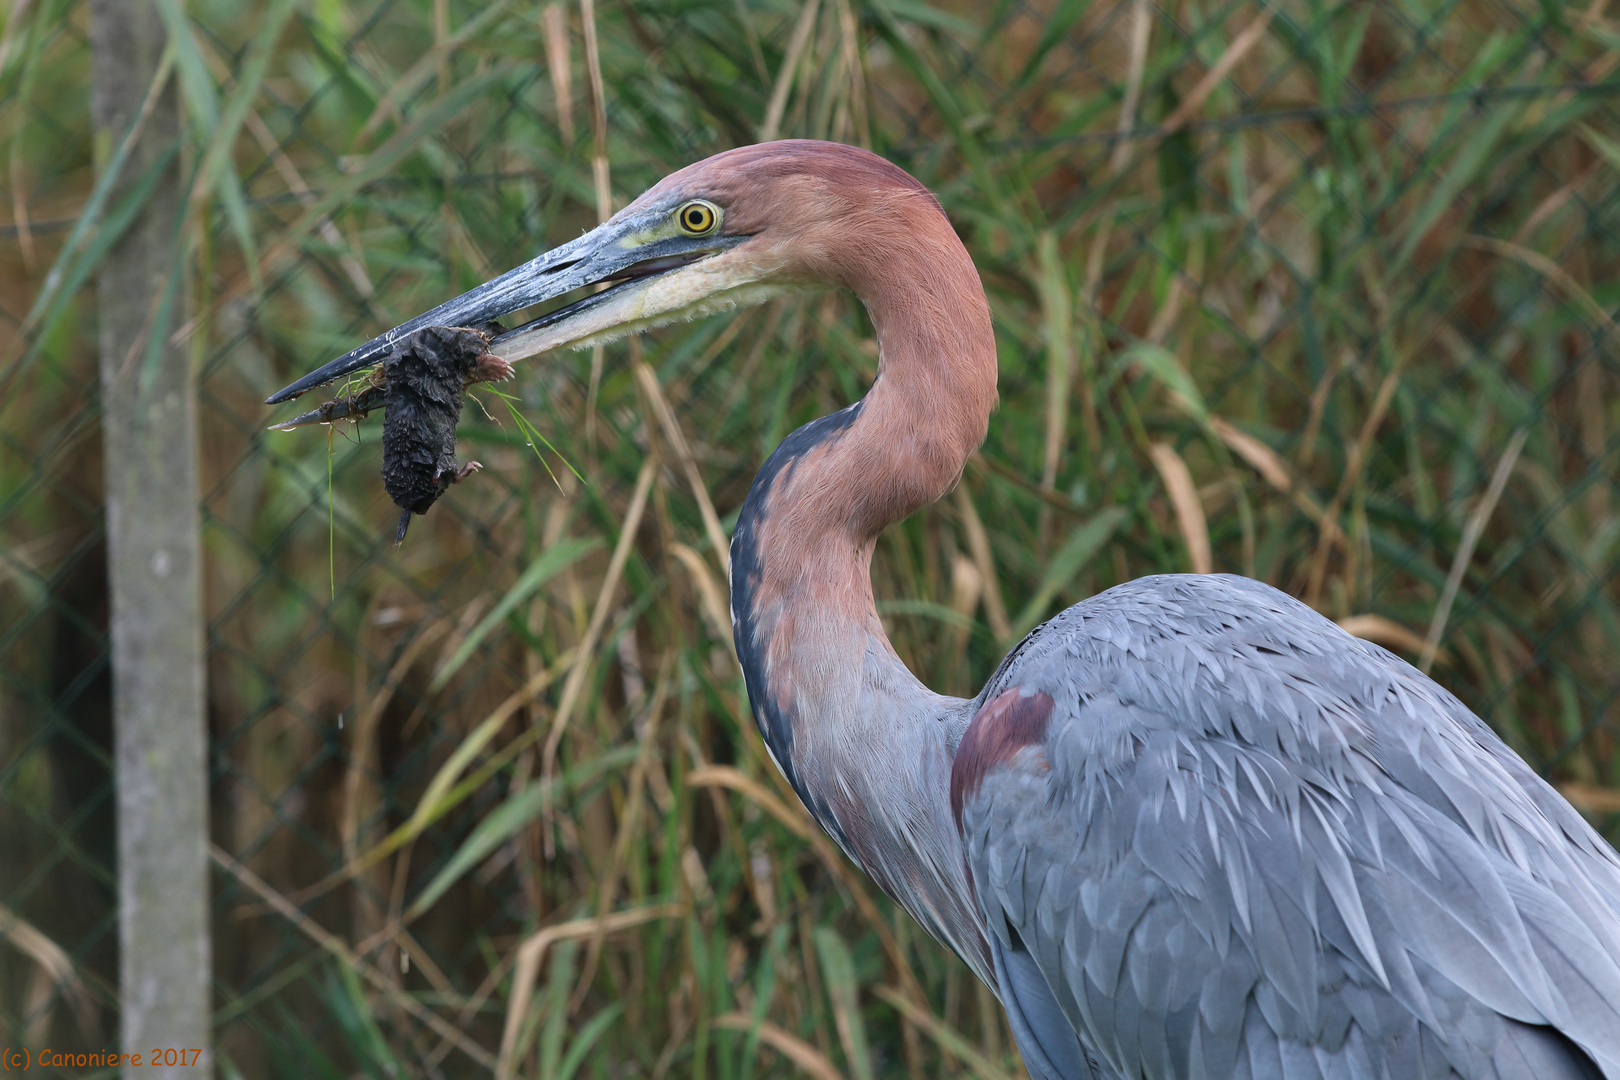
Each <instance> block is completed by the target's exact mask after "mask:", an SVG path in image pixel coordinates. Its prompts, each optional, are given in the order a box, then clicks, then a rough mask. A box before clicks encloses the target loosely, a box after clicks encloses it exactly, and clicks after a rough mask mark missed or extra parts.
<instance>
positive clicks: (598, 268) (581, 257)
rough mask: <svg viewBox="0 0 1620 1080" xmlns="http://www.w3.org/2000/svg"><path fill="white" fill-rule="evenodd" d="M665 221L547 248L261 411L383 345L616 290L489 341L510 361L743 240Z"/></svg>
mask: <svg viewBox="0 0 1620 1080" xmlns="http://www.w3.org/2000/svg"><path fill="white" fill-rule="evenodd" d="M668 222H669V218H668V215H667V214H664V213H661V212H657V211H648V212H644V213H641V214H632V215H629V216H625V217H623V218H614V219H613V220H612V221H608V222H606V223H604V224H603V225H601V226H599V227H598V228H596V229H594V230H592V231H591V232H589V233H586V234H585V235H584V236H581V237H580V238H579V239H577V240H572V241H570V242H568V243H566V244H563V245H562V246H561V247H558V248H554V249H553V250H551V251H548V252H547V253H546V254H544V255H542V256H540V257H539V258H537V259H534V260H532V261H530V262H527V263H524V264H523V265H522V266H520V267H518V268H517V269H515V270H509V271H507V272H506V273H504V274H502V275H501V276H500V277H498V278H495V279H494V280H493V281H487V282H485V283H484V284H482V285H480V286H478V288H476V289H473V290H472V291H470V292H466V293H463V294H462V295H460V296H458V297H456V298H455V299H454V300H450V301H447V302H445V303H443V304H440V305H439V306H438V307H436V308H434V309H433V310H432V311H429V312H427V313H426V314H424V315H418V316H417V317H416V318H414V319H412V320H410V321H409V322H406V323H401V324H400V325H399V326H396V327H394V328H393V329H392V330H390V331H388V332H387V333H385V334H381V335H379V336H377V337H374V338H372V339H371V340H370V341H368V342H366V343H365V344H364V345H361V346H360V347H359V348H357V349H351V350H350V351H348V352H346V353H344V354H343V355H342V356H340V357H338V358H337V359H336V360H333V361H332V362H330V363H328V364H324V365H322V366H321V367H319V368H316V369H315V370H314V371H312V372H310V373H309V374H308V375H305V376H304V377H303V378H301V379H299V380H298V381H297V382H294V383H292V384H291V385H289V386H286V387H283V388H282V389H280V390H278V391H276V392H275V393H274V394H271V395H270V396H269V397H268V398H265V404H267V405H277V404H280V403H281V402H283V401H290V400H292V399H293V398H295V397H297V396H298V395H300V394H302V393H304V392H305V391H307V390H312V389H314V388H315V387H317V386H321V385H324V384H325V383H329V382H333V381H335V380H337V379H341V378H342V377H343V376H345V375H348V374H350V373H352V372H355V371H358V370H360V369H361V368H364V367H369V366H371V365H373V364H376V363H379V362H380V361H381V360H382V359H383V357H384V356H385V355H386V354H387V352H388V348H389V346H390V345H392V344H393V343H394V342H396V341H398V340H399V339H400V338H402V337H405V336H407V335H409V334H413V333H415V332H416V331H418V330H420V329H422V328H423V327H426V326H480V325H483V324H485V323H489V322H493V321H495V320H496V319H500V318H503V317H505V316H507V315H510V314H511V313H513V312H515V311H522V310H523V309H524V308H528V307H533V306H534V305H536V304H543V303H545V302H546V301H548V300H554V299H556V298H558V297H560V296H565V295H567V294H568V293H571V292H574V291H575V290H577V289H582V288H586V287H588V286H591V285H595V284H598V283H601V282H610V281H611V282H618V283H619V284H617V285H616V286H615V287H613V288H609V289H606V290H604V291H602V292H599V293H596V294H593V295H589V296H586V297H584V298H582V299H580V300H576V301H575V302H574V303H572V304H568V305H567V306H565V307H561V308H558V309H557V310H556V311H552V312H549V313H547V314H545V315H542V316H541V317H540V318H538V319H535V320H533V321H532V322H529V323H526V324H524V325H523V326H520V327H518V328H517V329H515V330H512V331H509V332H507V333H504V334H501V335H500V336H498V337H496V338H495V339H494V341H492V342H491V345H490V351H491V352H493V353H495V355H497V356H508V358H510V359H516V358H517V357H516V356H512V355H509V353H503V352H502V348H501V347H502V345H503V344H504V345H507V346H508V347H509V350H510V351H518V350H519V349H520V348H521V346H522V345H523V344H525V343H528V342H533V341H536V340H539V339H541V338H544V337H546V335H543V334H538V333H537V331H540V330H544V329H545V328H547V327H554V326H556V325H558V324H560V323H564V322H566V321H568V320H571V319H574V318H577V317H579V316H580V315H582V314H584V313H586V312H588V311H590V310H591V309H592V308H595V307H597V306H598V305H600V304H602V303H605V302H607V300H608V298H610V297H612V296H613V294H614V293H616V292H618V291H619V290H620V289H623V288H626V287H629V286H631V285H633V284H635V283H636V282H641V281H644V280H645V279H647V278H650V277H653V276H656V275H659V274H663V273H667V272H669V271H672V270H675V269H678V268H680V267H682V266H686V265H688V264H690V263H693V262H697V261H700V260H702V259H706V258H708V257H710V256H713V255H718V254H720V253H721V252H723V251H726V250H727V249H729V248H732V247H734V246H736V245H737V244H739V243H741V242H742V241H744V240H746V239H747V237H745V236H723V235H716V236H708V237H700V238H699V237H687V236H682V235H679V234H675V235H670V234H669V230H668V228H667V225H668ZM553 336H554V335H553ZM514 347H515V348H514ZM533 351H536V350H533V349H530V351H528V352H520V355H532V353H533Z"/></svg>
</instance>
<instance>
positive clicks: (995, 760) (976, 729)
mask: <svg viewBox="0 0 1620 1080" xmlns="http://www.w3.org/2000/svg"><path fill="white" fill-rule="evenodd" d="M1052 704H1053V703H1052V699H1051V697H1050V696H1048V695H1046V694H1042V693H1039V692H1037V693H1034V694H1030V695H1028V696H1026V695H1025V694H1024V692H1023V691H1022V690H1021V689H1019V688H1018V687H1016V686H1015V687H1013V688H1012V689H1011V690H1004V691H1002V692H1001V693H1000V694H997V695H996V696H995V697H994V698H993V699H991V700H990V701H987V702H985V703H984V707H983V708H981V709H980V710H979V711H978V712H976V713H974V714H973V719H972V720H971V721H969V722H968V726H967V730H966V731H964V732H963V733H962V742H961V745H959V746H958V747H957V748H956V760H955V761H953V762H951V816H952V817H954V818H955V819H956V831H957V832H961V831H962V804H963V803H964V802H966V801H967V800H968V799H969V798H971V797H972V796H974V795H977V794H978V793H979V785H980V784H982V783H983V782H984V778H985V775H986V774H988V773H989V772H990V770H991V769H993V768H995V767H996V766H997V765H1000V764H1003V763H1004V762H1007V761H1010V760H1011V759H1012V756H1013V755H1014V754H1016V753H1018V751H1019V750H1022V749H1023V748H1024V747H1026V746H1033V745H1034V744H1036V743H1038V742H1040V741H1041V740H1042V739H1044V738H1046V725H1047V724H1048V723H1050V722H1051V719H1052Z"/></svg>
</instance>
